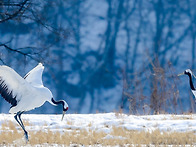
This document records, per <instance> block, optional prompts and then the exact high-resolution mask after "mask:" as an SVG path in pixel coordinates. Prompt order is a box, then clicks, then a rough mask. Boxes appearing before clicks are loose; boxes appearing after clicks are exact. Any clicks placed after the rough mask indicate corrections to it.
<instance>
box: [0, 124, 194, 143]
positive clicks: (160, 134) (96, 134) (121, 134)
mask: <svg viewBox="0 0 196 147" xmlns="http://www.w3.org/2000/svg"><path fill="white" fill-rule="evenodd" d="M69 123H71V122H69ZM26 124H28V123H26ZM91 125H92V124H89V126H91ZM23 137H24V134H23V131H22V129H19V126H18V125H17V124H16V123H13V122H12V121H8V122H4V123H2V131H1V133H0V145H10V144H12V145H14V143H15V142H16V140H22V139H23ZM195 143H196V135H195V133H194V132H170V131H167V132H164V131H160V130H154V131H152V132H145V131H136V130H127V129H125V128H122V127H116V126H112V131H111V132H110V133H108V134H107V133H105V132H103V131H100V130H85V129H83V130H71V131H70V129H68V130H67V129H63V130H62V132H58V131H55V132H53V131H51V130H50V129H41V130H40V131H29V144H30V145H37V144H48V145H52V144H58V145H61V144H63V145H67V146H69V145H71V144H77V145H97V144H99V145H108V146H112V145H119V146H123V145H125V144H127V145H133V144H137V145H150V144H151V145H155V146H156V145H195Z"/></svg>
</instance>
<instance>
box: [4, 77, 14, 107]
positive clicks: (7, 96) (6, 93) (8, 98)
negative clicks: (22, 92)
mask: <svg viewBox="0 0 196 147" xmlns="http://www.w3.org/2000/svg"><path fill="white" fill-rule="evenodd" d="M0 94H1V96H2V97H3V98H4V99H5V100H6V101H7V102H8V103H10V104H11V105H12V107H14V106H16V105H17V101H16V96H14V95H13V92H12V91H9V90H8V87H7V85H6V84H5V81H4V80H3V79H2V78H1V77H0Z"/></svg>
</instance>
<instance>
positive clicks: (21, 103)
mask: <svg viewBox="0 0 196 147" xmlns="http://www.w3.org/2000/svg"><path fill="white" fill-rule="evenodd" d="M43 70H44V66H43V65H42V64H41V63H39V64H38V65H37V66H36V67H35V68H33V69H32V70H31V71H30V72H28V73H27V74H26V75H25V76H24V78H22V77H21V76H20V75H19V74H18V73H16V72H15V71H14V70H13V69H12V68H10V67H8V66H5V65H2V66H0V94H1V96H2V97H3V98H4V99H5V100H6V101H7V102H9V103H10V104H11V105H12V106H11V108H10V110H9V113H12V114H15V116H14V118H15V119H16V121H17V122H18V124H19V125H20V126H21V127H22V129H23V130H24V135H25V139H26V141H28V133H27V131H26V130H25V127H24V124H23V122H22V120H21V114H23V113H24V112H25V111H30V110H32V109H35V108H37V107H40V106H42V105H43V104H44V103H45V102H46V101H48V102H50V103H51V104H52V105H63V115H62V120H63V117H64V114H65V112H66V111H67V110H68V104H67V103H66V102H65V101H64V100H60V101H55V100H54V98H53V95H52V93H51V91H50V90H49V89H48V88H46V87H44V86H43V82H42V73H43Z"/></svg>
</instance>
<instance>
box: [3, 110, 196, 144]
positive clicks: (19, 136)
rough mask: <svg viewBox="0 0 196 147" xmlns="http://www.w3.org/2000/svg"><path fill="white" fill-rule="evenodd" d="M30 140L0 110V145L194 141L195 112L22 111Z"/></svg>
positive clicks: (13, 121)
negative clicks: (62, 117)
mask: <svg viewBox="0 0 196 147" xmlns="http://www.w3.org/2000/svg"><path fill="white" fill-rule="evenodd" d="M23 120H24V122H25V125H26V130H27V131H28V132H29V142H28V143H26V142H25V140H24V136H23V132H22V129H21V128H20V127H19V125H18V124H17V123H16V122H15V120H14V117H13V115H10V114H1V115H0V124H1V128H0V129H1V134H0V144H1V146H3V145H4V146H8V145H9V146H15V145H16V146H149V145H150V146H158V145H159V146H165V145H168V146H170V147H172V146H177V145H182V146H184V145H186V146H192V145H196V134H195V132H196V115H194V114H187V115H171V114H166V115H145V116H144V115H141V116H137V115H126V114H122V113H98V114H67V115H65V117H64V120H63V121H61V115H41V114H40V115H36V114H24V115H23Z"/></svg>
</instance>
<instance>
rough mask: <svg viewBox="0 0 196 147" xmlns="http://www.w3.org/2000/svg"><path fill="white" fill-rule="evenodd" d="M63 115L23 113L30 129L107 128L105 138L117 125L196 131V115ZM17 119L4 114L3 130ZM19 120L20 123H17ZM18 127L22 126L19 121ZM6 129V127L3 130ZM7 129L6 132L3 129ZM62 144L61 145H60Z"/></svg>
mask: <svg viewBox="0 0 196 147" xmlns="http://www.w3.org/2000/svg"><path fill="white" fill-rule="evenodd" d="M61 117H62V116H61V115H40V114H23V115H22V119H23V120H24V122H28V123H29V124H28V125H26V130H27V131H39V130H41V131H44V130H46V131H47V130H48V129H49V130H51V131H54V132H55V131H59V132H66V131H67V132H70V131H74V130H84V129H85V130H87V131H89V130H95V131H103V132H104V133H106V134H108V135H106V136H105V139H108V138H109V139H110V138H114V137H119V138H120V137H121V136H112V135H111V134H110V132H112V128H113V127H114V126H116V127H121V128H125V129H126V130H138V131H149V132H151V131H154V130H156V129H159V130H161V131H170V132H172V131H175V132H187V131H194V132H196V115H195V114H191V115H169V114H168V115H145V116H136V115H126V114H120V113H98V114H67V115H65V117H64V120H63V121H61ZM6 121H7V122H9V121H12V122H14V123H16V121H15V120H14V115H11V114H0V124H1V125H0V132H1V131H2V129H3V127H2V126H3V125H2V123H5V122H6ZM16 124H17V123H16ZM16 126H17V130H19V131H20V130H21V131H22V129H21V128H20V127H19V125H18V124H17V125H16ZM3 131H5V130H3ZM1 133H3V132H1ZM56 146H58V145H56Z"/></svg>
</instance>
